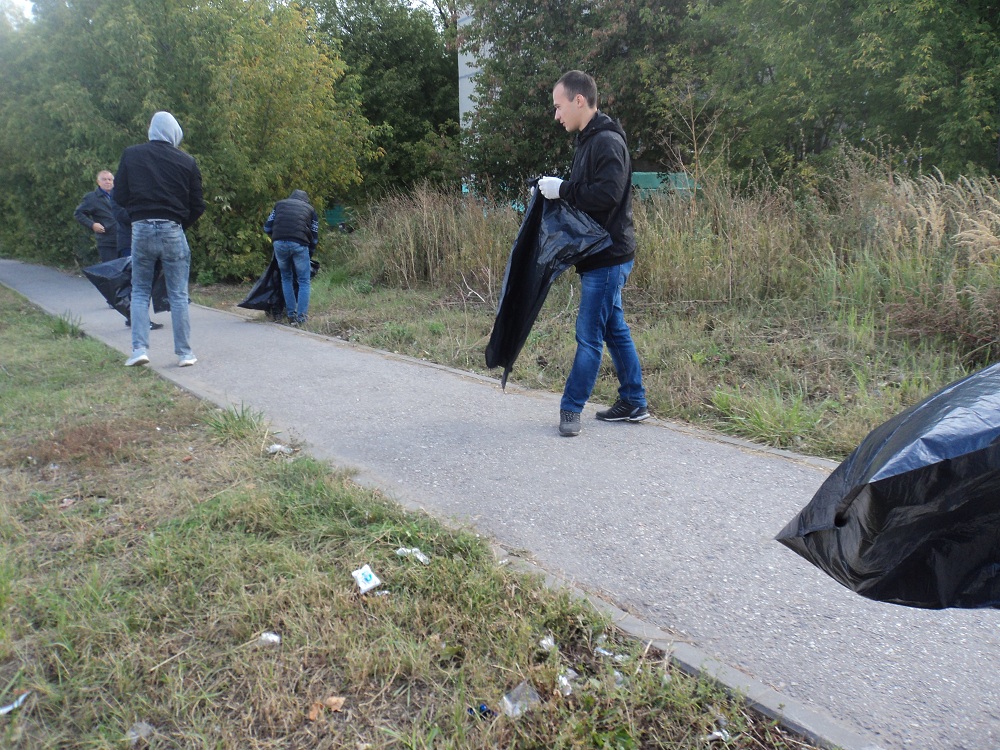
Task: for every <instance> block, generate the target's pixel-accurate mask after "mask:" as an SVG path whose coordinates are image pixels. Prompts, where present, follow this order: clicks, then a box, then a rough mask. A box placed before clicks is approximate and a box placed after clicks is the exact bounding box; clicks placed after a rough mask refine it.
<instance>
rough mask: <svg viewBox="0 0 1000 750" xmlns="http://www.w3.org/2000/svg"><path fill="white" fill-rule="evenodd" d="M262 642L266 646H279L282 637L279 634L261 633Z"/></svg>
mask: <svg viewBox="0 0 1000 750" xmlns="http://www.w3.org/2000/svg"><path fill="white" fill-rule="evenodd" d="M260 642H261V643H263V644H264V645H265V646H277V645H280V644H281V636H280V635H278V634H277V633H261V634H260Z"/></svg>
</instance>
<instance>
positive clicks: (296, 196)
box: [288, 190, 309, 203]
mask: <svg viewBox="0 0 1000 750" xmlns="http://www.w3.org/2000/svg"><path fill="white" fill-rule="evenodd" d="M288 199H289V200H294V201H302V202H303V203H308V202H309V194H308V193H306V191H305V190H293V191H292V194H291V195H289V196H288Z"/></svg>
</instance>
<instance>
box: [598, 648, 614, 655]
mask: <svg viewBox="0 0 1000 750" xmlns="http://www.w3.org/2000/svg"><path fill="white" fill-rule="evenodd" d="M594 653H595V654H597V655H598V656H614V654H613V653H611V652H610V651H608V650H607V649H606V648H601V647H600V646H598V647H597V648H595V649H594Z"/></svg>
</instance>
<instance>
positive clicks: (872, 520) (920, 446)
mask: <svg viewBox="0 0 1000 750" xmlns="http://www.w3.org/2000/svg"><path fill="white" fill-rule="evenodd" d="M777 539H778V541H779V542H781V543H782V544H785V545H786V546H788V547H789V548H791V549H792V550H794V551H795V552H797V553H798V554H800V555H802V556H803V557H804V558H806V559H807V560H809V561H810V562H811V563H813V564H814V565H816V566H817V567H819V568H820V569H822V570H823V571H824V572H826V573H827V574H828V575H830V576H831V577H833V578H834V579H836V580H837V581H839V582H840V583H842V584H843V585H845V586H847V587H848V588H850V589H851V590H853V591H856V592H857V593H859V594H861V595H862V596H865V597H868V598H869V599H875V600H877V601H883V602H891V603H893V604H903V605H906V606H910V607H926V608H931V609H942V608H945V607H967V608H974V607H994V608H995V607H1000V364H996V365H992V366H991V367H988V368H986V369H984V370H981V371H980V372H978V373H975V374H973V375H970V376H969V377H967V378H964V379H962V380H959V381H957V382H955V383H952V384H951V385H949V386H947V387H946V388H943V389H941V390H940V391H938V392H937V393H935V394H934V395H932V396H930V397H929V398H927V399H925V400H924V401H923V402H921V403H919V404H917V405H916V406H913V407H911V408H910V409H907V410H906V411H905V412H903V413H902V414H899V415H897V416H896V417H893V418H892V419H890V420H889V421H888V422H886V423H885V424H883V425H882V426H881V427H878V428H876V429H875V430H874V431H872V433H871V434H870V435H868V437H866V438H865V439H864V440H863V441H862V442H861V444H860V445H859V446H858V447H857V448H856V449H855V450H854V452H853V453H852V454H851V455H850V456H849V457H848V458H847V460H846V461H844V463H842V464H841V465H840V466H839V467H838V468H837V469H836V470H835V471H834V472H833V474H831V475H830V476H829V477H828V478H827V480H826V481H825V482H824V483H823V485H822V486H821V487H820V489H819V491H818V492H817V493H816V494H815V496H814V497H813V499H812V500H811V501H810V503H809V505H807V506H806V507H805V508H804V509H803V510H802V512H801V513H799V515H798V516H797V517H796V518H795V519H794V520H792V521H791V523H789V524H788V525H787V526H786V527H785V528H784V529H783V530H782V531H781V533H780V534H778V537H777Z"/></svg>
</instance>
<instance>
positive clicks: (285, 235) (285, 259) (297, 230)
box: [264, 190, 319, 326]
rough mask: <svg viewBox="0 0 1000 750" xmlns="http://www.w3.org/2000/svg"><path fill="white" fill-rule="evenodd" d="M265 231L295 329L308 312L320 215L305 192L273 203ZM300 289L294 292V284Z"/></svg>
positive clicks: (289, 315)
mask: <svg viewBox="0 0 1000 750" xmlns="http://www.w3.org/2000/svg"><path fill="white" fill-rule="evenodd" d="M264 232H265V233H266V234H267V235H268V236H269V237H270V238H271V240H272V241H273V242H274V258H275V260H276V261H277V262H278V270H279V271H280V272H281V292H282V294H283V295H284V297H285V312H286V314H287V315H288V322H289V324H291V325H293V326H298V325H301V324H302V323H305V321H306V313H307V312H308V311H309V290H310V275H311V274H310V272H311V270H312V269H311V268H310V264H309V258H310V257H312V254H313V252H315V250H316V245H317V243H318V242H319V216H318V215H317V214H316V209H314V208H313V207H312V206H311V205H310V203H309V196H308V195H307V194H306V191H305V190H293V191H292V194H291V195H290V196H288V197H287V198H285V199H284V200H280V201H278V202H277V203H275V204H274V210H273V211H271V215H270V216H268V217H267V221H266V222H264ZM296 283H297V284H298V286H299V292H298V294H296V293H295V284H296Z"/></svg>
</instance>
